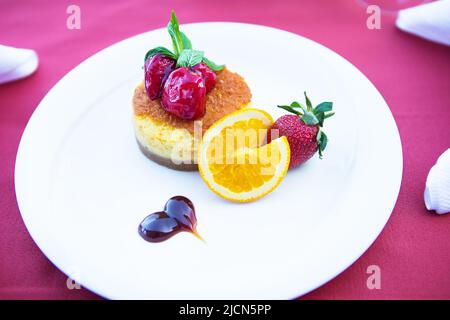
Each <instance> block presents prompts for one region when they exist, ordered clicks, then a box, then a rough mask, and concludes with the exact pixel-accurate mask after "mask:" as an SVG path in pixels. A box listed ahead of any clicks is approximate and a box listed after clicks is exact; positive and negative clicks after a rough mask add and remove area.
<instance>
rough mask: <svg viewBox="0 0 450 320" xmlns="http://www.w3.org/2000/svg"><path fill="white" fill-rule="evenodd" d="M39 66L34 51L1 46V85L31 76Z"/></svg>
mask: <svg viewBox="0 0 450 320" xmlns="http://www.w3.org/2000/svg"><path fill="white" fill-rule="evenodd" d="M38 64H39V59H38V56H37V54H36V52H34V51H33V50H30V49H19V48H14V47H8V46H3V45H0V84H1V83H5V82H10V81H14V80H18V79H22V78H25V77H27V76H29V75H30V74H32V73H33V72H34V71H35V70H36V69H37V67H38Z"/></svg>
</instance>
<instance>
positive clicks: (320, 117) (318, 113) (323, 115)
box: [278, 92, 334, 159]
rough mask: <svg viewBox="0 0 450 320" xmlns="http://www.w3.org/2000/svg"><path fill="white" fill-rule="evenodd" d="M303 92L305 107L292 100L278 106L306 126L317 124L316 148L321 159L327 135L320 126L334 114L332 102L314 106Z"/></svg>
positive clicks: (326, 142)
mask: <svg viewBox="0 0 450 320" xmlns="http://www.w3.org/2000/svg"><path fill="white" fill-rule="evenodd" d="M304 94H305V102H306V108H305V107H304V106H303V105H302V104H301V103H299V102H297V101H294V102H292V103H291V104H290V105H279V106H278V108H281V109H284V110H286V111H289V112H291V113H293V114H296V115H298V116H299V117H300V120H301V121H303V122H304V123H305V124H306V125H308V126H318V127H319V130H318V131H317V137H316V141H317V148H318V149H319V157H320V158H321V159H322V156H323V151H324V150H325V148H326V146H327V144H328V137H327V135H326V134H325V132H323V130H322V127H323V123H324V121H325V119H328V118H329V117H331V116H333V115H334V112H332V110H333V102H322V103H319V104H318V105H317V106H316V107H313V105H312V103H311V100H310V99H309V98H308V96H307V95H306V92H305V93H304Z"/></svg>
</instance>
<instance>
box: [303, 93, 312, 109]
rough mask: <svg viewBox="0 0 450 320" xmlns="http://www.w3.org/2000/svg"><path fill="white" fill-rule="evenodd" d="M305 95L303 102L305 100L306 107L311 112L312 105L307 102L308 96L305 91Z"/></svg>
mask: <svg viewBox="0 0 450 320" xmlns="http://www.w3.org/2000/svg"><path fill="white" fill-rule="evenodd" d="M304 94H305V100H306V107H307V108H308V111H312V110H313V107H312V103H311V101H310V100H309V98H308V96H307V95H306V91H305V92H304Z"/></svg>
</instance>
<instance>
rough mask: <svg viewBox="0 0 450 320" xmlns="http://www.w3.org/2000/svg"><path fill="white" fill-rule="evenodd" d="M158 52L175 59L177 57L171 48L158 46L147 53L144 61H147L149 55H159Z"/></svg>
mask: <svg viewBox="0 0 450 320" xmlns="http://www.w3.org/2000/svg"><path fill="white" fill-rule="evenodd" d="M157 54H162V55H165V56H166V57H169V58H172V59H174V60H176V59H177V57H176V56H175V54H174V53H173V52H172V51H170V50H169V49H167V48H164V47H156V48H153V49H151V50H149V51H147V53H146V54H145V59H144V62H145V61H147V59H148V58H149V57H152V56H154V55H157Z"/></svg>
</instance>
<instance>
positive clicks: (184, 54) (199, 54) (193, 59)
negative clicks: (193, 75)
mask: <svg viewBox="0 0 450 320" xmlns="http://www.w3.org/2000/svg"><path fill="white" fill-rule="evenodd" d="M202 59H203V51H198V50H192V49H184V50H183V51H181V54H180V56H179V57H178V60H177V67H192V66H195V65H196V64H199V63H200V62H202Z"/></svg>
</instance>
